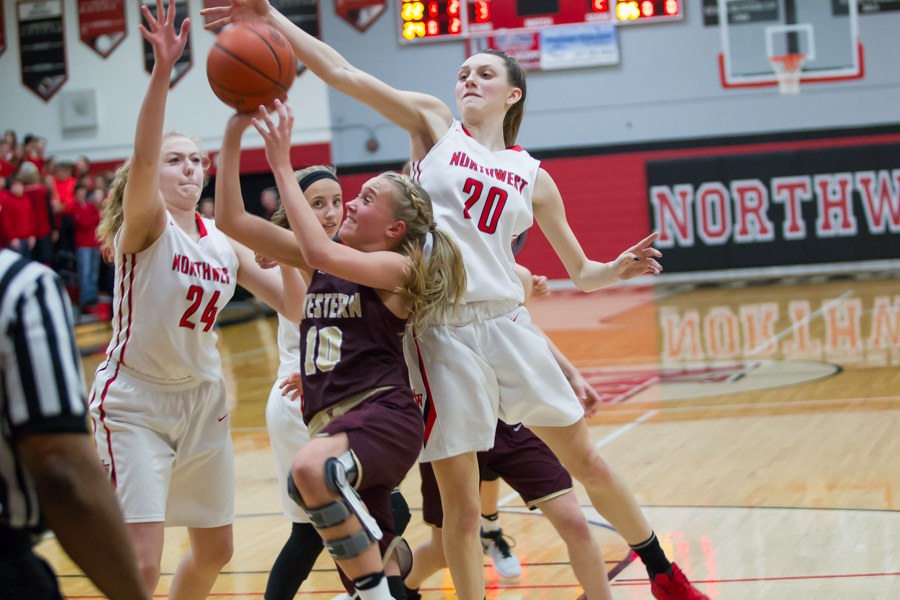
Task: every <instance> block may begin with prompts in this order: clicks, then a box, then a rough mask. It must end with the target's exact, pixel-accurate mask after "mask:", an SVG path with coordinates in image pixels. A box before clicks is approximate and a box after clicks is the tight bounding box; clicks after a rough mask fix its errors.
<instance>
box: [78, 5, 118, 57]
mask: <svg viewBox="0 0 900 600" xmlns="http://www.w3.org/2000/svg"><path fill="white" fill-rule="evenodd" d="M78 29H79V32H80V33H81V41H82V42H84V43H85V44H87V45H88V46H90V47H91V49H92V50H93V51H94V52H96V53H97V54H99V55H100V56H102V57H103V58H106V57H107V56H109V55H110V54H112V51H113V50H115V49H116V47H117V46H118V45H119V44H121V43H122V40H124V39H125V0H78Z"/></svg>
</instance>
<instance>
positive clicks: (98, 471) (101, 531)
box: [2, 265, 150, 600]
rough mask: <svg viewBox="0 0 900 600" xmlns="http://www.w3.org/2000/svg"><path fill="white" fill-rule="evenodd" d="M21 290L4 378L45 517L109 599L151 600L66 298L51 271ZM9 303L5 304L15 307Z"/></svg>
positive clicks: (8, 330) (16, 436)
mask: <svg viewBox="0 0 900 600" xmlns="http://www.w3.org/2000/svg"><path fill="white" fill-rule="evenodd" d="M34 266H35V265H31V266H29V267H28V268H29V269H32V270H34ZM21 275H22V276H23V277H25V276H28V275H29V274H27V273H24V272H23V273H22V274H21ZM19 289H20V293H16V294H15V303H14V307H15V308H14V315H12V316H11V318H10V320H9V321H8V324H7V326H6V327H5V328H4V331H3V332H2V335H6V336H9V337H10V338H11V340H10V341H11V342H12V343H11V344H9V345H6V347H7V348H10V349H11V353H12V354H14V355H15V356H14V357H13V356H10V357H4V365H10V364H11V365H14V368H9V369H7V368H5V367H4V376H5V383H6V388H7V391H8V392H9V393H8V396H7V398H8V400H9V401H10V407H12V406H18V408H19V414H20V415H25V414H27V417H26V416H21V418H19V419H16V418H13V420H12V421H13V422H12V423H11V434H12V437H13V440H14V441H15V444H16V447H17V449H18V451H19V455H20V457H21V459H22V462H23V463H24V465H25V467H26V469H27V470H28V472H29V473H30V474H31V477H32V480H33V481H34V484H35V490H36V492H37V496H38V501H39V503H40V507H41V510H42V512H43V515H44V517H45V519H46V521H47V524H48V525H49V526H50V528H51V529H52V530H53V531H54V533H55V534H56V537H57V539H58V540H59V543H60V544H61V545H62V547H63V548H64V549H65V551H66V552H67V553H68V554H69V556H70V557H71V558H72V560H74V561H75V563H76V564H77V565H78V566H79V567H80V568H81V569H82V570H83V571H84V573H85V574H86V575H87V576H88V577H89V578H90V579H91V581H93V582H94V584H95V585H96V586H97V587H98V588H99V589H100V591H102V592H103V593H104V594H106V595H107V596H108V597H109V598H112V599H116V600H118V599H128V600H136V599H147V598H150V595H149V593H148V592H147V591H146V590H145V589H144V586H143V584H142V582H141V579H140V576H139V574H138V569H137V560H136V558H135V553H134V549H133V548H132V545H131V540H130V538H129V537H128V534H127V532H126V530H125V526H124V524H123V522H122V514H121V512H120V510H119V506H118V504H117V502H116V498H115V495H114V493H113V490H112V487H111V486H110V483H109V480H108V479H107V477H106V476H105V474H104V473H103V469H102V468H101V466H100V461H99V460H98V458H97V454H96V452H95V451H94V448H93V445H92V444H91V439H90V436H88V435H87V433H88V431H87V422H86V406H85V397H84V383H83V379H82V375H81V360H80V357H79V355H78V350H77V345H76V343H75V338H74V331H73V328H72V311H71V306H70V305H69V301H68V298H67V297H66V296H65V291H64V290H63V288H62V285H61V284H60V281H59V279H58V277H57V276H56V275H55V274H54V273H53V272H52V271H50V270H49V269H45V270H44V269H42V272H41V273H40V274H39V275H37V276H36V277H33V278H31V277H29V279H28V280H27V284H26V285H24V286H22V287H20V288H19ZM7 300H10V299H4V307H10V308H12V306H13V304H12V303H11V302H9V303H8V302H7ZM7 358H8V359H9V360H7ZM16 396H18V398H17V397H16ZM17 401H18V402H17ZM79 424H80V425H79Z"/></svg>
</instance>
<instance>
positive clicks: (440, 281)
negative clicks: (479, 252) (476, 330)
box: [385, 173, 466, 331]
mask: <svg viewBox="0 0 900 600" xmlns="http://www.w3.org/2000/svg"><path fill="white" fill-rule="evenodd" d="M385 176H386V177H387V178H388V179H390V180H391V181H392V182H393V183H394V184H395V186H396V187H397V191H398V192H399V193H398V194H394V217H395V218H396V219H398V220H401V221H403V222H404V223H406V233H405V235H404V237H403V238H402V239H401V240H400V243H399V246H398V248H397V251H398V252H400V253H401V254H404V255H406V256H408V257H409V258H410V259H411V261H412V266H411V268H410V273H409V277H408V278H407V280H406V282H405V284H404V285H403V286H402V287H401V288H400V289H398V290H397V292H398V293H399V294H400V295H401V296H403V297H404V298H405V299H406V300H407V302H408V303H409V305H410V307H411V309H410V317H409V325H410V327H412V329H413V331H418V330H420V329H421V328H422V327H423V326H425V325H426V324H430V323H444V322H446V320H447V317H448V314H449V312H450V311H451V310H452V309H453V307H455V306H456V305H457V304H459V301H460V300H461V299H462V297H463V294H464V293H465V291H466V270H465V266H464V265H463V260H462V255H461V254H460V251H459V248H458V247H457V245H456V242H454V241H453V239H452V238H451V237H450V236H449V235H447V233H445V232H444V231H442V230H440V229H438V228H437V227H435V224H434V215H433V213H432V208H431V198H430V197H429V196H428V192H426V191H425V190H424V189H423V188H422V186H420V185H419V184H417V183H415V182H414V181H413V180H412V179H410V178H409V177H408V176H406V175H399V174H397V173H386V174H385ZM428 236H431V237H432V248H431V251H430V252H429V256H428V257H425V255H424V253H423V249H424V248H425V245H426V243H427V241H428Z"/></svg>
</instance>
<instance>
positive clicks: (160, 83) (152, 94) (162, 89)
mask: <svg viewBox="0 0 900 600" xmlns="http://www.w3.org/2000/svg"><path fill="white" fill-rule="evenodd" d="M161 4H162V2H159V3H157V11H156V12H157V16H156V17H153V15H151V14H150V9H149V8H147V6H146V5H143V6H141V13H142V14H143V15H144V19H145V20H146V21H147V27H144V26H143V25H140V26H139V28H140V30H141V35H142V36H144V39H146V40H147V41H148V42H149V43H150V45H151V46H153V56H154V60H155V62H154V65H153V72H152V73H151V74H150V85H149V86H148V87H147V93H146V94H145V95H144V102H143V104H141V110H140V113H139V115H138V122H137V128H136V130H135V134H134V140H135V141H134V154H133V155H132V159H131V169H130V171H129V173H128V182H127V183H126V184H125V192H124V196H123V200H122V208H123V212H124V224H123V226H122V233H121V238H120V240H119V249H120V251H121V252H123V253H126V254H127V253H134V252H140V251H142V250H144V249H146V248H148V247H149V246H150V245H151V244H152V243H153V242H154V241H156V238H158V237H159V236H160V234H161V233H162V231H163V229H164V228H165V226H166V212H165V211H166V208H165V203H164V201H163V199H162V197H161V196H160V193H159V166H160V148H161V146H162V130H163V121H164V119H165V114H166V98H167V96H168V93H169V79H170V77H171V74H172V68H173V67H174V65H175V61H176V60H178V57H179V56H181V52H182V51H183V50H184V46H185V44H186V43H187V36H188V31H189V29H190V19H185V20H184V22H182V24H181V31H180V32H179V33H178V34H177V35H176V33H175V2H174V0H169V7H168V10H165V11H164V10H162V6H161Z"/></svg>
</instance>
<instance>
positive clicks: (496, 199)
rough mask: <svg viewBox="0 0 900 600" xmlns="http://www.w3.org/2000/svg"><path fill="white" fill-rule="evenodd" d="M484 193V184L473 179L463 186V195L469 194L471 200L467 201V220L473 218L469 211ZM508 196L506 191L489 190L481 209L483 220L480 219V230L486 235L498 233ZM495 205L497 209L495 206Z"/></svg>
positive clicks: (495, 188) (469, 179)
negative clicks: (501, 214)
mask: <svg viewBox="0 0 900 600" xmlns="http://www.w3.org/2000/svg"><path fill="white" fill-rule="evenodd" d="M482 191H484V184H483V183H481V182H480V181H478V180H477V179H473V178H472V177H469V178H468V179H466V182H465V183H464V184H463V193H466V194H469V199H468V200H466V207H465V208H464V209H463V214H464V215H465V216H466V218H467V219H471V218H472V215H470V214H469V209H470V208H472V207H473V206H475V205H476V204H477V203H478V201H479V200H480V199H481V192H482ZM507 195H508V194H507V193H506V190H503V189H500V188H497V187H492V188H490V189H488V191H487V195H486V197H485V199H484V206H483V207H482V209H481V218H480V219H478V229H480V230H481V231H483V232H485V233H494V232H495V231H497V222H498V221H499V220H500V213H502V212H503V207H504V206H506V197H507ZM495 203H496V205H497V206H496V207H495V206H494V204H495Z"/></svg>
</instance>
